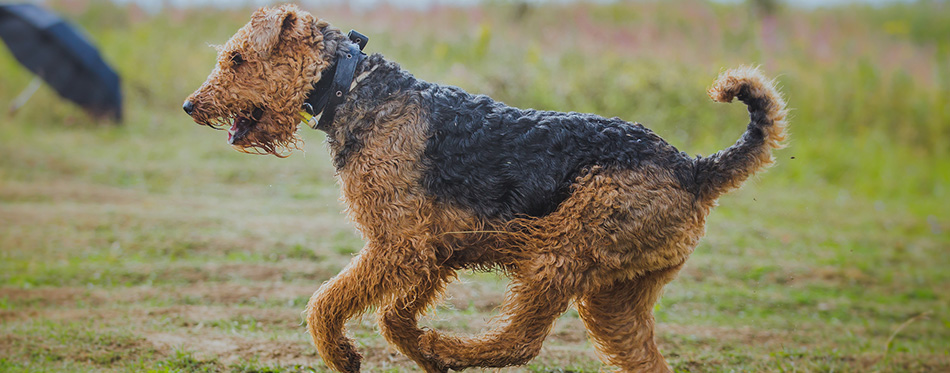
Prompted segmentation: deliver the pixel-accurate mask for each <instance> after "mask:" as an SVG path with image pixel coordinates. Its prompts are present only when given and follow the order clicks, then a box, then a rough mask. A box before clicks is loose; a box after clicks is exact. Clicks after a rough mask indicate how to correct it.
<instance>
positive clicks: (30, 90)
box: [10, 76, 43, 115]
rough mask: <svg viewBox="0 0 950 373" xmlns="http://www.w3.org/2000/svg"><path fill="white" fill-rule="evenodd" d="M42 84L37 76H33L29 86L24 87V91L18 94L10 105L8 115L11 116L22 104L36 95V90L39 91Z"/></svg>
mask: <svg viewBox="0 0 950 373" xmlns="http://www.w3.org/2000/svg"><path fill="white" fill-rule="evenodd" d="M42 84H43V81H42V80H41V79H40V77H38V76H34V77H33V80H32V81H30V85H28V86H26V89H24V90H23V92H20V94H19V95H18V96H16V98H15V99H13V102H11V103H10V115H13V114H15V113H16V112H17V110H20V108H21V107H23V105H24V104H26V102H27V101H28V100H29V99H30V97H33V94H34V93H36V90H37V89H40V85H42Z"/></svg>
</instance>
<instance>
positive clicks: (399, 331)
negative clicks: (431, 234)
mask: <svg viewBox="0 0 950 373" xmlns="http://www.w3.org/2000/svg"><path fill="white" fill-rule="evenodd" d="M454 273H455V271H454V270H452V269H448V268H441V269H439V270H437V271H433V273H432V276H428V277H420V278H419V279H418V280H419V283H417V284H415V285H413V286H411V287H410V288H408V289H404V290H403V291H401V292H400V293H399V294H398V295H397V296H396V297H395V298H394V299H393V302H392V303H390V304H387V305H385V306H383V307H381V308H380V309H379V311H378V317H379V329H380V332H382V334H383V336H384V337H386V340H388V341H389V343H390V344H392V345H393V346H394V347H396V348H397V349H399V351H400V352H402V353H403V354H405V355H406V356H408V357H409V358H410V359H412V360H413V361H415V362H416V364H419V366H420V367H421V368H422V369H423V370H425V371H426V372H427V373H441V372H446V371H447V370H448V369H447V368H446V367H444V366H442V365H441V364H440V363H439V362H438V361H435V360H433V359H430V358H428V357H426V356H425V355H424V354H423V353H422V351H421V349H420V346H419V338H420V337H422V334H423V333H424V331H423V330H422V329H419V326H418V325H417V323H418V317H419V316H420V315H422V314H423V313H424V312H425V310H426V308H427V307H428V306H429V305H431V304H432V303H433V302H434V301H435V300H436V299H438V297H439V295H441V294H442V292H443V291H444V290H445V285H446V283H447V282H448V281H447V280H448V278H449V277H451V276H452V275H453V274H454Z"/></svg>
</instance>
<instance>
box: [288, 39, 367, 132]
mask: <svg viewBox="0 0 950 373" xmlns="http://www.w3.org/2000/svg"><path fill="white" fill-rule="evenodd" d="M317 31H318V30H316V26H315V30H314V32H317ZM320 32H322V33H323V35H324V51H327V52H329V51H331V50H333V51H334V52H333V53H332V55H331V56H332V57H330V56H328V57H329V58H328V59H325V61H327V64H328V65H329V67H328V68H327V69H325V70H324V71H323V72H322V73H321V78H320V80H319V81H317V82H316V83H314V84H313V89H312V90H311V91H310V92H309V93H308V94H307V98H306V100H305V101H304V104H303V107H302V108H301V110H303V111H304V112H305V113H307V114H309V115H310V116H311V118H310V119H309V122H310V125H311V127H313V128H314V129H318V130H322V131H324V132H327V130H328V129H329V127H330V125H332V124H333V119H334V117H335V116H336V109H337V107H338V106H339V105H340V104H342V103H343V102H344V101H345V100H346V96H347V94H349V92H350V90H351V89H353V87H354V86H356V84H357V83H359V80H361V78H360V77H359V76H357V70H358V68H359V67H360V64H361V62H363V61H364V60H365V59H366V54H364V53H363V47H365V46H366V43H367V42H369V38H367V37H366V36H365V35H363V34H360V33H359V32H356V31H355V30H350V32H349V34H348V35H347V37H346V38H345V39H343V40H340V36H342V33H340V31H339V30H338V29H335V28H331V27H329V26H327V27H325V28H324V29H323V30H320ZM366 75H368V72H365V73H363V74H362V75H361V76H362V77H363V78H365V76H366Z"/></svg>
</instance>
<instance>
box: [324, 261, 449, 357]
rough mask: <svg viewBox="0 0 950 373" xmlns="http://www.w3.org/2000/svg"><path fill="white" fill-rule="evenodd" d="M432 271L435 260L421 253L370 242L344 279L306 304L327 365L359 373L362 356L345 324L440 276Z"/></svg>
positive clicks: (329, 283) (336, 279)
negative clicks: (396, 295)
mask: <svg viewBox="0 0 950 373" xmlns="http://www.w3.org/2000/svg"><path fill="white" fill-rule="evenodd" d="M433 268H435V265H434V262H433V261H432V259H431V256H427V255H423V253H422V252H421V251H420V250H418V248H415V247H412V246H410V245H384V244H379V243H369V244H367V245H366V247H365V248H363V250H361V251H360V253H359V255H357V256H356V257H355V258H353V260H352V261H351V262H350V264H349V265H348V266H347V267H346V268H344V269H343V271H342V272H340V274H338V275H336V277H333V278H332V279H330V280H329V281H327V282H326V283H324V284H323V285H322V286H320V288H319V289H317V291H316V292H315V293H313V296H312V297H310V302H309V303H308V304H307V328H308V329H309V331H310V336H311V337H312V338H313V344H314V346H316V348H317V352H319V353H320V356H321V357H323V361H324V362H325V363H326V364H327V366H329V367H330V368H331V369H334V370H337V371H340V372H358V371H359V370H360V359H361V358H362V357H361V356H360V354H359V352H357V351H356V346H354V345H353V341H352V340H350V339H349V338H347V337H346V336H345V335H344V325H345V324H346V321H347V320H349V319H350V318H352V317H353V316H354V315H358V314H360V313H362V312H363V311H365V310H366V309H367V308H369V307H371V306H378V305H380V304H381V303H382V301H383V300H385V299H387V298H388V297H391V296H392V295H393V294H395V293H397V291H398V290H399V289H407V288H409V287H411V286H412V285H413V284H415V283H416V282H418V281H417V279H421V278H428V277H429V276H436V274H434V273H431V271H432V269H433Z"/></svg>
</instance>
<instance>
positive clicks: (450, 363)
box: [419, 330, 467, 372]
mask: <svg viewBox="0 0 950 373" xmlns="http://www.w3.org/2000/svg"><path fill="white" fill-rule="evenodd" d="M443 338H444V337H442V336H440V335H439V333H438V332H436V331H432V330H427V331H426V332H425V333H423V334H422V336H420V337H419V351H420V352H421V353H422V356H423V357H425V358H426V359H427V360H429V361H430V362H432V363H433V364H435V365H437V366H438V367H439V368H440V369H441V371H442V372H446V371H448V370H449V369H452V370H462V369H464V368H466V367H467V366H466V365H464V364H462V362H460V361H458V360H455V359H453V358H452V354H451V351H450V350H449V349H448V348H447V346H445V344H444V342H445V340H444V339H443Z"/></svg>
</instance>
